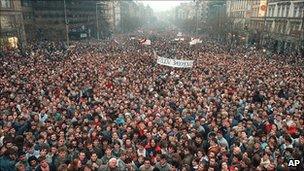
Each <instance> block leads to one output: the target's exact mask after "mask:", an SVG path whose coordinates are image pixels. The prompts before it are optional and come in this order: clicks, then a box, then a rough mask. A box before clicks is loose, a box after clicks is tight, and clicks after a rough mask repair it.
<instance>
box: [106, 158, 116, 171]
mask: <svg viewBox="0 0 304 171" xmlns="http://www.w3.org/2000/svg"><path fill="white" fill-rule="evenodd" d="M117 164H118V163H117V159H116V158H111V159H110V160H109V162H108V166H109V168H110V169H114V168H116V167H117Z"/></svg>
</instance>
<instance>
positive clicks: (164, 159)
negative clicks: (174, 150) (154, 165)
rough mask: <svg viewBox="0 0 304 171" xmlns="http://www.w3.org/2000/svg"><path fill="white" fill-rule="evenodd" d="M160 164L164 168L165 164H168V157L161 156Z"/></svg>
mask: <svg viewBox="0 0 304 171" xmlns="http://www.w3.org/2000/svg"><path fill="white" fill-rule="evenodd" d="M160 164H161V165H162V166H163V165H165V164H167V157H166V155H164V154H161V155H160Z"/></svg>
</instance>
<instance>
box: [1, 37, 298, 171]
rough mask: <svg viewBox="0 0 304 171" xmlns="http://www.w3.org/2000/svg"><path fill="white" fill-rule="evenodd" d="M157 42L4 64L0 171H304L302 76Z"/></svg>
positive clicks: (256, 56)
mask: <svg viewBox="0 0 304 171" xmlns="http://www.w3.org/2000/svg"><path fill="white" fill-rule="evenodd" d="M154 34H155V35H154V37H155V40H154V41H152V44H151V46H144V45H141V44H140V43H138V41H136V39H130V37H128V36H123V35H122V36H119V37H116V38H115V40H109V41H105V42H102V43H100V42H96V41H88V42H74V43H73V46H72V48H69V49H67V48H65V47H63V46H60V47H59V46H57V44H54V43H48V42H44V43H42V44H41V46H38V47H37V46H30V47H29V50H30V52H29V55H27V57H20V56H14V55H10V56H7V57H5V58H3V59H1V61H0V66H1V67H0V113H1V114H0V118H1V119H0V147H1V148H0V170H3V171H15V170H16V171H53V170H54V171H74V170H75V171H77V170H79V171H80V170H81V171H82V170H83V171H95V170H99V171H116V170H117V171H154V170H155V171H156V170H160V171H175V170H181V171H205V170H206V171H212V170H215V171H217V170H222V171H235V170H268V171H272V170H303V169H304V166H303V164H304V160H303V156H304V131H303V125H304V84H303V83H304V70H303V67H301V66H294V65H291V64H289V63H286V62H285V61H282V60H278V59H275V57H272V58H267V57H266V55H265V54H264V53H263V52H262V51H259V50H256V51H254V52H253V53H248V52H246V51H241V50H234V51H233V52H232V53H227V48H226V47H225V45H221V44H219V43H214V42H212V41H207V40H203V43H202V44H197V45H194V46H189V42H188V41H187V40H188V39H189V37H188V38H187V37H186V36H185V38H186V39H185V41H183V42H180V41H173V40H174V38H175V36H176V33H171V32H169V33H168V32H167V33H154ZM154 51H155V52H156V53H157V54H158V55H159V56H164V57H169V58H177V59H193V60H194V66H193V68H184V69H183V68H172V67H168V66H163V65H159V64H157V63H156V60H157V59H156V57H155V56H154V53H153V52H154ZM292 160H299V161H301V162H300V164H299V165H298V166H296V167H291V166H290V165H288V164H289V162H290V161H292Z"/></svg>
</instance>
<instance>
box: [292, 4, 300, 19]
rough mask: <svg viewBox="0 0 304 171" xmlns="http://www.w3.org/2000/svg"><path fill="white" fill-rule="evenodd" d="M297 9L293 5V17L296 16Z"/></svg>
mask: <svg viewBox="0 0 304 171" xmlns="http://www.w3.org/2000/svg"><path fill="white" fill-rule="evenodd" d="M298 10H299V8H298V7H297V6H296V7H294V10H293V17H297V11H298Z"/></svg>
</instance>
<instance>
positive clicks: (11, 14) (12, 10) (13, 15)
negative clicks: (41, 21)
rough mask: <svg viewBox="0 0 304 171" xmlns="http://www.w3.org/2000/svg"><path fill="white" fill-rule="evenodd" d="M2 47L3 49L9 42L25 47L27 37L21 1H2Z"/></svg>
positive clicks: (0, 0) (0, 7) (0, 26)
mask: <svg viewBox="0 0 304 171" xmlns="http://www.w3.org/2000/svg"><path fill="white" fill-rule="evenodd" d="M0 13H1V16H0V19H1V23H0V29H1V33H0V35H1V36H0V45H1V49H2V48H4V47H6V46H7V45H8V44H9V42H10V43H13V44H18V45H19V46H20V45H24V44H25V43H26V37H25V32H24V24H23V20H22V18H23V17H22V11H21V2H20V0H0Z"/></svg>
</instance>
